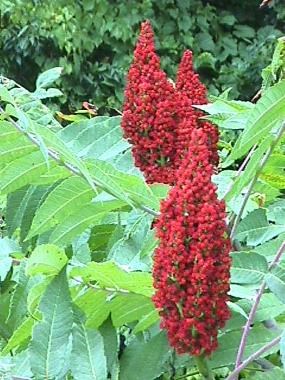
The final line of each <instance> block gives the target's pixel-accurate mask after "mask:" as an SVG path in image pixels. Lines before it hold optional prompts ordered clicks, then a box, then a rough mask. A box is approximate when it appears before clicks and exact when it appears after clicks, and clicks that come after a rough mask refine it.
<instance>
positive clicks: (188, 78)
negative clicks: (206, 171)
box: [176, 50, 219, 165]
mask: <svg viewBox="0 0 285 380" xmlns="http://www.w3.org/2000/svg"><path fill="white" fill-rule="evenodd" d="M176 91H177V92H179V93H181V94H184V95H186V97H187V98H188V99H189V101H190V103H191V105H192V104H196V105H201V104H206V103H207V90H206V87H205V86H204V85H203V84H202V83H201V82H200V80H199V75H198V74H196V73H195V72H194V69H193V57H192V52H191V51H190V50H186V51H185V52H184V54H183V56H182V59H181V62H180V64H179V67H178V71H177V76H176ZM194 112H195V115H196V128H202V129H203V130H204V131H205V132H206V134H207V137H208V145H209V149H210V152H211V154H212V156H211V162H212V163H213V164H214V165H218V162H219V156H218V153H217V142H218V139H219V134H218V130H217V128H216V127H215V126H214V125H212V124H211V123H209V122H208V121H204V120H201V117H202V116H203V112H201V111H199V110H198V109H195V110H194ZM192 119H193V118H192ZM191 124H193V122H192V123H191ZM179 129H180V131H178V136H180V138H179V144H185V141H187V142H188V141H189V133H190V134H191V130H189V129H190V128H189V127H188V128H187V123H186V125H185V123H182V124H181V126H180V128H179ZM187 134H188V139H186V136H187Z"/></svg>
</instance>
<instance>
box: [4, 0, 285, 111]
mask: <svg viewBox="0 0 285 380" xmlns="http://www.w3.org/2000/svg"><path fill="white" fill-rule="evenodd" d="M282 2H283V0H280V1H275V4H274V6H273V7H271V8H268V7H265V8H264V9H259V4H260V1H259V0H246V1H235V0H227V1H222V0H212V1H205V0H176V1H175V0H161V1H155V0H142V1H132V0H127V1H123V2H122V1H119V0H109V1H107V0H77V1H70V2H66V1H65V0H50V1H45V0H12V1H11V0H1V2H0V12H1V18H0V22H1V23H0V28H1V39H0V54H1V61H0V73H1V74H2V75H5V76H9V77H11V78H13V79H15V80H16V81H18V82H20V83H21V84H22V85H24V86H26V87H27V88H29V89H32V88H33V84H34V83H35V78H36V77H37V76H38V74H39V73H40V72H42V71H44V70H46V69H48V68H51V67H54V66H62V67H63V68H64V75H63V77H62V79H61V83H59V85H60V86H61V88H62V89H63V92H64V94H65V97H62V98H61V102H62V106H63V108H65V109H66V108H67V107H68V108H69V110H72V109H74V108H77V107H80V102H82V101H83V100H89V101H91V102H93V103H95V104H96V105H97V106H98V107H103V108H104V111H106V110H108V111H111V108H121V103H122V94H123V87H124V79H125V75H126V72H127V69H128V66H129V64H130V62H131V59H132V51H133V48H134V44H135V41H136V38H137V35H138V33H139V25H140V23H141V22H142V21H143V20H145V19H147V18H148V19H150V20H151V21H152V24H153V26H154V30H155V34H156V37H157V40H156V42H157V48H158V52H159V54H160V56H161V58H162V64H163V67H164V69H165V70H166V71H167V73H168V74H169V76H170V77H171V78H174V77H175V72H176V68H177V64H178V62H179V60H180V57H181V54H182V52H183V50H185V49H186V48H191V49H192V50H193V51H194V53H195V65H196V69H197V70H198V72H199V73H200V75H201V78H202V79H203V81H204V82H205V83H206V84H207V86H208V88H209V90H210V93H212V94H215V93H217V92H220V91H222V90H224V89H226V88H228V87H232V92H231V94H232V96H233V97H240V98H243V99H248V98H250V97H252V96H253V95H254V94H255V92H256V91H257V90H258V88H259V86H260V70H261V69H262V68H264V67H265V66H266V65H267V64H268V63H269V61H270V57H271V54H272V50H273V47H274V44H275V41H276V39H277V38H278V37H279V36H280V35H281V34H282V33H281V31H282V30H284V26H285V11H284V9H283V8H284V7H283V8H282V4H281V3H282ZM241 94H242V95H241Z"/></svg>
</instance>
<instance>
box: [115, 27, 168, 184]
mask: <svg viewBox="0 0 285 380" xmlns="http://www.w3.org/2000/svg"><path fill="white" fill-rule="evenodd" d="M173 93H174V87H173V85H172V84H171V83H170V82H169V81H168V79H167V76H166V74H165V73H164V72H163V71H162V70H161V69H160V60H159V57H158V56H157V54H156V52H155V46H154V36H153V31H152V28H151V25H150V23H149V22H148V21H146V22H144V23H143V24H142V26H141V34H140V37H139V40H138V43H137V46H136V49H135V52H134V60H133V63H132V65H131V67H130V70H129V73H128V77H127V86H126V90H125V102H124V109H123V119H122V128H123V131H124V136H125V137H126V138H127V139H128V140H129V141H130V143H131V144H132V152H133V156H134V159H135V164H136V166H138V167H139V168H140V169H141V170H142V171H143V173H144V174H145V177H146V180H147V181H148V182H149V183H152V182H162V183H172V182H173V176H174V171H173V161H174V159H175V120H174V119H173V116H172V113H171V112H172V110H173V108H174V104H173V101H174V99H173Z"/></svg>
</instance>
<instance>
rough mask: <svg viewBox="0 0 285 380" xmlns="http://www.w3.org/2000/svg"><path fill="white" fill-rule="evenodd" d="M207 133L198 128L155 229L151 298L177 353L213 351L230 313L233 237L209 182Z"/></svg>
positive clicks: (210, 174)
mask: <svg viewBox="0 0 285 380" xmlns="http://www.w3.org/2000/svg"><path fill="white" fill-rule="evenodd" d="M207 142H208V137H207V135H206V134H205V132H204V131H203V130H202V129H195V130H194V131H193V132H192V135H191V139H190V146H189V152H188V154H187V156H186V157H185V158H184V159H183V163H182V164H181V167H180V168H179V170H178V172H177V182H176V184H175V186H174V187H173V188H172V189H171V190H170V193H169V196H168V198H167V199H166V200H165V201H163V202H162V204H161V216H160V217H159V219H158V221H157V224H156V228H157V237H158V238H159V240H160V243H159V246H158V248H157V249H156V251H155V256H154V268H153V278H154V287H155V289H156V292H155V295H154V297H153V300H154V303H155V306H156V307H157V308H158V309H159V311H160V315H161V317H162V323H161V326H162V328H164V329H166V330H167V334H168V338H169V342H170V344H171V345H172V346H173V347H174V348H175V349H176V351H177V352H178V353H189V354H191V355H201V354H205V355H209V354H210V353H211V352H213V351H214V350H215V349H216V348H217V334H218V329H219V328H222V327H223V326H224V325H225V322H226V321H227V319H229V316H230V313H229V310H228V307H227V303H226V302H227V300H228V297H227V292H228V290H229V277H230V273H229V270H230V257H229V252H230V249H231V244H230V240H229V238H228V237H227V233H226V224H225V206H224V203H223V202H222V201H219V200H218V199H217V195H216V187H215V186H214V185H213V184H212V182H211V176H212V174H213V166H212V164H211V163H210V162H211V152H210V151H209V147H208V143H207Z"/></svg>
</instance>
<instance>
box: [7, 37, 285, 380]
mask: <svg viewBox="0 0 285 380" xmlns="http://www.w3.org/2000/svg"><path fill="white" fill-rule="evenodd" d="M283 53H284V43H283V42H282V41H280V42H279V44H278V45H277V48H276V51H275V57H274V59H273V61H272V63H271V65H270V66H269V67H268V68H267V69H266V70H265V71H264V72H263V78H264V86H263V87H264V91H263V96H262V97H261V99H260V100H259V101H258V102H257V104H252V103H249V102H241V101H229V100H228V99H227V94H226V93H224V94H222V95H221V96H220V97H218V98H216V100H215V102H214V103H213V104H211V105H206V106H202V108H204V109H206V111H207V112H208V113H209V114H210V118H211V119H213V120H215V122H216V123H217V124H218V125H219V128H220V130H221V132H223V131H226V132H231V131H232V130H238V131H239V133H240V135H239V138H238V140H237V141H236V142H235V144H234V146H230V145H229V144H228V145H226V147H224V148H223V149H222V150H221V152H220V153H221V157H222V162H221V167H220V171H219V173H218V174H217V175H215V178H214V181H215V183H216V184H217V186H218V193H219V196H220V197H221V198H225V200H226V203H227V210H228V216H229V219H230V221H231V225H233V227H232V228H233V229H232V234H233V238H234V241H235V247H236V249H239V250H240V252H233V253H232V257H233V263H232V270H231V291H230V296H231V302H230V308H231V311H232V317H231V319H230V320H229V322H228V323H227V325H226V327H225V328H224V329H223V330H222V331H221V332H220V336H219V348H218V350H217V351H216V352H215V353H214V354H213V355H212V357H211V359H210V360H209V365H210V367H211V368H213V371H214V373H215V375H216V376H217V378H218V379H226V378H227V376H228V375H229V373H230V372H231V371H232V369H233V367H234V362H235V358H236V353H237V350H238V346H239V342H240V338H241V330H242V326H244V324H245V323H246V319H247V318H248V313H249V311H250V308H251V307H252V304H253V302H254V296H255V294H256V291H257V290H258V289H261V288H262V287H264V289H265V291H264V294H263V295H262V297H261V302H260V304H259V307H258V311H257V314H256V315H255V321H254V326H253V327H252V328H251V329H250V333H249V336H248V339H247V342H246V349H245V357H246V358H247V357H249V356H250V355H252V354H253V353H255V352H256V351H257V350H259V349H260V348H262V347H263V346H264V345H266V344H267V343H269V342H271V341H272V340H274V341H275V340H276V339H277V341H276V344H275V345H272V347H271V348H270V349H269V350H267V351H265V352H264V353H263V354H262V356H263V357H266V361H265V362H264V361H263V362H262V363H261V364H262V365H260V362H253V363H251V364H250V365H249V366H247V368H246V370H244V371H243V372H242V376H243V377H246V378H247V379H248V380H250V379H252V380H269V379H279V380H283V379H284V378H285V374H284V370H283V369H282V363H283V365H284V352H285V340H284V333H283V329H284V315H285V306H284V302H285V298H284V294H285V279H284V265H285V261H284V257H281V254H280V255H279V256H280V257H279V259H280V260H279V261H278V260H277V259H276V257H275V255H276V253H277V252H278V250H279V253H281V251H280V247H281V245H282V243H284V236H285V225H284V215H285V202H284V196H283V193H284V189H285V181H284V168H285V162H284V149H285V141H284V135H283V137H282V133H284V129H285V125H284V119H285V106H284V104H285V81H284V79H282V78H284V77H283V74H284V61H283ZM59 75H60V70H58V69H54V70H49V71H47V72H45V73H43V74H41V75H40V77H39V78H38V79H37V81H36V91H35V92H33V93H31V92H29V91H27V90H25V89H24V88H22V87H19V86H18V85H16V84H15V83H14V82H13V81H10V80H7V79H5V78H4V79H3V80H2V83H1V85H0V105H1V109H0V113H1V118H0V196H1V198H0V201H1V203H0V207H1V215H2V218H3V219H2V227H1V238H0V264H1V265H0V276H1V288H0V295H1V296H0V349H1V356H0V376H2V374H3V376H4V378H5V379H7V380H10V379H14V378H17V377H18V378H25V379H29V380H30V379H36V380H43V379H44V380H54V379H59V380H61V379H64V380H71V379H74V380H85V379H86V380H91V379H94V380H107V379H111V380H154V379H156V380H158V379H159V380H170V379H171V380H178V379H179V380H181V379H187V380H194V379H195V380H196V379H201V377H200V376H199V375H198V376H197V368H196V367H195V365H194V362H193V358H191V357H189V356H187V355H184V356H180V357H178V356H176V355H175V354H174V353H173V351H172V350H171V348H170V347H169V345H168V342H167V339H166V336H165V334H164V333H163V332H162V331H160V329H159V316H158V313H157V311H156V310H155V309H154V306H153V304H152V302H151V296H152V294H153V288H152V278H151V273H150V272H151V266H152V255H153V251H154V248H155V246H156V244H157V241H156V239H155V237H154V231H153V229H152V222H153V219H154V214H156V213H157V212H158V210H159V201H160V199H161V198H165V196H166V194H167V191H168V187H167V186H166V185H147V184H146V183H145V181H144V179H143V177H142V174H141V173H140V172H139V171H138V170H137V169H136V168H135V167H134V165H133V162H132V157H131V154H130V147H129V144H128V143H127V142H126V141H125V140H124V139H123V138H122V132H121V129H120V117H118V116H116V117H105V116H98V117H94V118H90V119H89V118H88V117H85V116H84V115H81V120H79V121H75V122H72V123H70V124H69V125H68V126H67V127H65V128H62V126H61V125H60V124H59V123H58V122H57V121H56V120H55V119H54V118H53V114H52V112H51V111H50V110H49V109H48V108H47V107H45V106H44V105H43V104H42V103H41V99H43V98H47V97H49V96H53V95H55V94H57V95H58V92H57V91H58V90H56V89H54V88H50V86H51V85H52V83H53V82H54V81H56V80H57V79H58V77H59ZM275 82H278V83H275ZM274 83H275V84H274ZM77 116H78V115H77ZM250 151H251V154H250V155H249V156H248V163H247V165H246V166H244V167H243V170H240V171H239V172H238V171H236V170H229V168H230V167H232V166H231V165H232V163H233V162H239V160H240V159H242V158H243V157H246V156H247V155H248V154H249V152H250ZM237 174H238V175H237ZM248 196H249V198H247V197H248ZM243 207H244V209H243ZM240 218H241V220H240ZM274 257H275V259H274ZM272 262H274V266H272ZM272 326H273V327H272ZM279 341H280V342H279ZM279 343H280V344H279ZM279 351H281V356H280V355H278V353H279ZM264 363H265V364H264ZM264 365H266V366H267V367H268V366H269V368H270V371H267V372H263V370H264Z"/></svg>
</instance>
